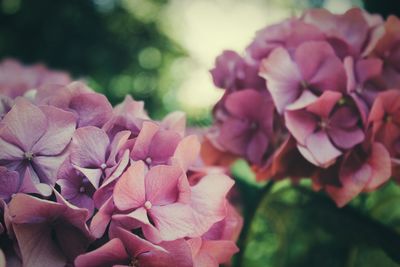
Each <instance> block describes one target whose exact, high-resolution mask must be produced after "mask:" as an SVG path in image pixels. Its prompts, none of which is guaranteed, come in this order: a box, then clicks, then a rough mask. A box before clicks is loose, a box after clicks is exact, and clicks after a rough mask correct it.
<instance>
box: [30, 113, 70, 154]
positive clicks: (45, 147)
mask: <svg viewBox="0 0 400 267" xmlns="http://www.w3.org/2000/svg"><path fill="white" fill-rule="evenodd" d="M40 109H41V110H42V112H43V114H45V115H46V118H47V122H48V126H47V130H46V132H45V134H44V135H43V136H42V137H41V138H40V139H39V140H38V142H37V143H36V144H35V145H34V146H33V148H32V151H31V152H33V153H34V154H39V155H46V156H47V155H57V154H60V153H61V152H62V151H63V150H64V149H65V147H66V146H67V145H68V143H69V142H70V141H71V138H72V134H73V133H74V131H75V125H76V123H75V116H74V114H72V113H71V112H67V111H64V110H61V109H58V108H55V107H51V106H43V107H40Z"/></svg>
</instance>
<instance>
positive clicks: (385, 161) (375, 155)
mask: <svg viewBox="0 0 400 267" xmlns="http://www.w3.org/2000/svg"><path fill="white" fill-rule="evenodd" d="M368 164H369V165H370V166H371V169H372V174H371V178H370V180H369V181H368V183H367V184H366V185H365V187H364V191H367V192H368V191H372V190H375V189H376V188H378V187H379V186H381V185H382V184H384V183H385V182H386V181H388V180H389V179H390V176H391V161H390V155H389V153H388V151H387V150H386V148H385V147H384V146H383V145H382V144H380V143H373V144H372V148H371V154H370V156H369V158H368Z"/></svg>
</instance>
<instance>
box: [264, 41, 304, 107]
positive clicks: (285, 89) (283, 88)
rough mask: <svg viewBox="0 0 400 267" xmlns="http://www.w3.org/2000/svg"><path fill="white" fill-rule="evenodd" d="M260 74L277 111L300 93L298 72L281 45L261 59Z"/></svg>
mask: <svg viewBox="0 0 400 267" xmlns="http://www.w3.org/2000/svg"><path fill="white" fill-rule="evenodd" d="M260 75H261V77H264V78H265V79H266V81H267V84H268V90H269V92H270V93H271V96H272V99H273V100H274V103H275V106H276V109H277V110H278V112H279V113H282V112H283V110H284V109H285V107H286V106H287V105H289V104H291V103H293V102H294V100H296V99H297V98H298V97H299V95H300V94H301V92H300V82H301V81H302V77H301V75H300V72H299V70H298V68H297V66H296V64H295V63H294V62H293V61H292V59H291V57H290V55H289V53H288V51H286V50H285V49H283V48H281V47H278V48H276V49H274V50H273V51H272V53H271V54H270V55H269V57H268V58H267V59H264V60H263V61H262V63H261V67H260Z"/></svg>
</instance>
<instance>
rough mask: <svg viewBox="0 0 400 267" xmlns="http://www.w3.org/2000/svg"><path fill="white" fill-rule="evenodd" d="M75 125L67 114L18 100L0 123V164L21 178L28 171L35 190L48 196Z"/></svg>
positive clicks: (71, 116) (73, 117)
mask: <svg viewBox="0 0 400 267" xmlns="http://www.w3.org/2000/svg"><path fill="white" fill-rule="evenodd" d="M75 125H76V124H75V116H74V115H73V114H72V113H70V112H66V111H63V110H61V109H58V108H55V107H52V106H39V107H37V106H35V105H33V104H31V103H30V102H28V101H27V100H25V99H22V98H19V99H17V100H16V103H15V105H14V106H13V108H12V109H11V110H10V112H8V113H7V115H6V116H5V117H4V119H3V120H2V123H1V124H0V127H1V128H0V165H3V166H5V167H7V168H8V169H10V170H16V171H18V172H19V173H20V175H22V176H23V175H24V174H25V171H26V170H27V169H28V170H29V172H30V175H31V179H32V184H33V185H34V186H35V187H36V189H37V191H39V192H40V193H41V194H44V195H49V194H50V193H51V186H53V185H54V184H55V182H56V177H57V172H58V169H59V167H60V165H61V164H62V162H63V161H64V159H65V153H63V152H64V150H65V148H66V147H67V145H68V144H69V142H70V140H71V137H72V134H73V133H74V131H75ZM31 190H32V191H34V189H31ZM32 191H31V192H32Z"/></svg>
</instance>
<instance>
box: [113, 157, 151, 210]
mask: <svg viewBox="0 0 400 267" xmlns="http://www.w3.org/2000/svg"><path fill="white" fill-rule="evenodd" d="M145 171H146V166H145V165H144V163H143V161H137V162H135V163H133V164H132V165H131V166H130V167H129V168H128V169H127V170H126V171H125V172H124V174H123V175H122V176H121V178H120V179H119V180H118V182H117V183H116V184H115V187H114V193H113V198H114V203H115V206H116V207H117V208H118V209H119V210H121V211H124V210H131V209H134V208H138V207H140V206H142V205H143V204H144V202H145V201H146V199H145V197H146V196H145V175H146V174H145Z"/></svg>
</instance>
